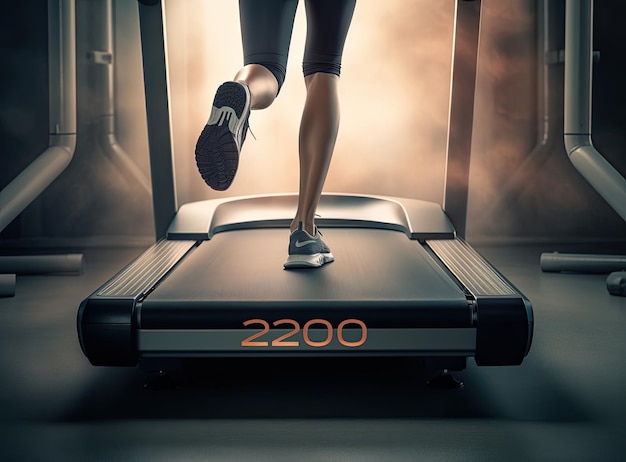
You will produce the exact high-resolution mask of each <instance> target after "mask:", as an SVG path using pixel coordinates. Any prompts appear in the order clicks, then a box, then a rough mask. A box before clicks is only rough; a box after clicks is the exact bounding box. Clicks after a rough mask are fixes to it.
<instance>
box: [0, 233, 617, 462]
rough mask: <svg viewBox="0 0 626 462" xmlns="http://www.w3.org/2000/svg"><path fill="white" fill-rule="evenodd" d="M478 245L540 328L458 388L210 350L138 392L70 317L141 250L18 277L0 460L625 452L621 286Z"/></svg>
mask: <svg viewBox="0 0 626 462" xmlns="http://www.w3.org/2000/svg"><path fill="white" fill-rule="evenodd" d="M622 247H623V246H622ZM477 249H478V250H479V251H480V252H481V253H483V255H485V256H486V257H487V258H488V259H489V260H490V261H491V262H492V263H494V265H495V266H496V267H498V269H500V270H501V271H502V272H503V273H504V274H505V275H506V276H507V277H508V278H509V279H510V280H511V281H512V282H513V283H514V284H515V285H517V286H518V288H519V289H520V290H521V291H522V292H524V293H525V294H526V295H527V296H528V297H529V298H530V300H531V301H532V303H533V306H534V312H535V318H536V327H535V336H534V344H533V347H532V350H531V353H530V355H529V357H528V358H527V359H526V361H525V362H524V364H523V365H522V366H520V367H500V368H478V367H476V365H475V364H474V362H473V360H470V361H469V362H468V367H467V369H466V370H465V371H463V372H461V373H458V374H457V377H458V378H459V379H461V380H463V381H464V383H465V387H464V388H463V389H460V390H433V389H430V388H428V387H426V386H425V384H424V372H423V370H421V369H420V367H419V365H417V364H414V363H413V362H410V361H406V360H388V359H387V360H381V359H378V360H368V361H365V360H362V359H360V360H351V359H342V360H325V361H321V360H308V361H294V360H255V361H249V360H246V361H239V362H238V363H236V368H235V370H233V368H232V367H230V366H231V365H232V364H230V365H229V364H227V363H226V362H225V361H215V362H213V363H209V364H205V365H202V366H201V367H199V368H196V369H195V370H194V371H191V372H190V373H189V374H188V375H187V376H186V377H183V378H181V382H180V388H179V389H176V390H147V389H145V388H144V387H143V385H144V383H145V380H146V376H145V374H144V373H143V372H141V371H140V370H138V369H134V368H95V367H92V366H91V365H90V364H89V363H88V361H87V360H86V359H85V358H84V356H83V355H82V353H81V351H80V347H79V344H78V341H77V337H76V328H75V320H76V312H77V308H78V305H79V303H80V302H81V300H82V299H83V298H85V297H86V296H87V295H89V294H90V293H91V292H92V291H93V290H95V289H96V288H97V287H99V286H100V285H101V284H102V283H103V282H104V281H105V280H106V279H108V278H109V277H110V276H112V275H113V274H114V273H115V272H117V270H119V269H120V268H121V267H122V266H123V265H124V264H126V263H127V262H129V261H130V260H131V259H132V258H133V257H134V256H136V255H138V254H139V253H140V252H141V250H142V249H139V248H131V249H129V248H126V249H88V250H86V251H85V258H86V263H87V266H86V271H85V273H84V274H83V275H81V276H24V277H18V285H17V293H16V296H15V297H14V298H9V299H0V368H1V370H2V371H3V373H4V377H3V378H2V380H1V381H0V460H2V461H29V462H36V461H64V462H70V461H113V460H114V461H151V462H156V461H173V460H177V461H178V460H180V461H248V460H255V461H274V462H275V461H293V460H311V461H417V460H419V461H492V460H493V461H518V460H519V461H536V460H547V461H554V460H562V461H621V460H626V425H625V423H626V418H625V417H624V414H625V412H626V391H625V388H626V369H625V368H624V364H625V361H624V354H625V353H626V298H620V297H613V296H611V295H609V294H608V292H607V291H606V288H605V276H603V275H573V274H568V275H565V274H546V273H542V272H541V271H540V269H539V263H538V262H539V255H540V253H541V251H546V250H560V251H568V250H579V248H572V247H571V246H570V247H569V248H565V247H564V246H561V248H555V246H544V247H541V246H536V245H524V246H516V247H510V246H509V247H506V246H477ZM611 249H615V248H614V247H612V248H611ZM585 250H587V251H591V252H595V251H598V250H599V251H600V252H602V251H605V250H606V247H604V248H587V249H585ZM615 250H620V251H621V252H623V253H626V249H624V248H621V249H615ZM202 367H204V369H203V368H202Z"/></svg>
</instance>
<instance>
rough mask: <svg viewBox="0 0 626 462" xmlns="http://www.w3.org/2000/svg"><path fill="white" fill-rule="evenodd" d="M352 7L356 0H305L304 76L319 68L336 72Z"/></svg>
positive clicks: (338, 68)
mask: <svg viewBox="0 0 626 462" xmlns="http://www.w3.org/2000/svg"><path fill="white" fill-rule="evenodd" d="M355 6H356V0H306V16H307V37H306V46H305V51H304V60H303V68H304V74H305V75H307V74H310V73H313V72H320V71H321V72H330V73H334V74H337V75H339V71H340V68H341V57H342V55H343V47H344V44H345V41H346V37H347V35H348V29H349V28H350V23H351V21H352V15H353V13H354V8H355Z"/></svg>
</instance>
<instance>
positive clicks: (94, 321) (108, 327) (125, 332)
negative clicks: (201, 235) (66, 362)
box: [77, 240, 196, 366]
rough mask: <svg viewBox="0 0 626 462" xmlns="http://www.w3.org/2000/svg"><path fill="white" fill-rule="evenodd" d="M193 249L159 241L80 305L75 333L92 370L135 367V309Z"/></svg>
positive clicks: (186, 243) (183, 243)
mask: <svg viewBox="0 0 626 462" xmlns="http://www.w3.org/2000/svg"><path fill="white" fill-rule="evenodd" d="M195 245H196V242H195V241H165V240H162V241H159V242H157V243H156V244H154V245H152V246H151V247H149V248H148V249H147V250H146V251H145V252H144V253H143V254H142V255H140V256H139V257H138V258H136V259H135V260H134V261H133V262H131V263H130V264H129V265H128V266H126V268H124V269H122V270H121V271H120V272H119V273H117V274H116V275H115V276H114V277H113V278H111V279H110V280H109V281H108V282H107V283H106V284H104V285H103V286H102V287H101V288H100V289H98V290H97V291H96V292H95V293H93V294H92V295H90V296H89V297H88V298H87V299H85V300H83V302H82V303H81V304H80V307H79V310H78V317H77V329H78V338H79V341H80V346H81V348H82V351H83V353H84V354H85V356H86V357H87V358H88V359H89V361H90V362H91V364H93V365H94V366H136V365H137V363H138V361H139V355H138V351H137V340H136V329H137V322H136V319H135V317H136V306H137V303H138V302H140V301H141V300H143V298H145V296H146V295H147V294H149V293H150V292H151V291H152V290H153V289H154V288H155V287H156V286H157V285H158V284H159V282H160V281H161V280H162V279H163V278H164V277H165V276H166V275H167V274H168V273H169V272H170V271H171V270H172V269H173V268H174V267H175V266H176V264H178V262H179V261H180V260H182V259H183V258H184V257H185V256H186V255H187V254H188V253H189V252H190V251H191V250H192V249H193V248H194V246H195Z"/></svg>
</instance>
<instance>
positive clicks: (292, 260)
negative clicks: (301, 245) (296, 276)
mask: <svg viewBox="0 0 626 462" xmlns="http://www.w3.org/2000/svg"><path fill="white" fill-rule="evenodd" d="M332 261H335V257H333V254H332V253H314V254H312V255H289V256H288V257H287V260H286V261H285V263H284V264H283V267H284V268H285V269H290V268H319V267H320V266H322V265H324V264H326V263H330V262H332Z"/></svg>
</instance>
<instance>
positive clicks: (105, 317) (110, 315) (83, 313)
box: [77, 297, 139, 366]
mask: <svg viewBox="0 0 626 462" xmlns="http://www.w3.org/2000/svg"><path fill="white" fill-rule="evenodd" d="M134 306H135V301H134V300H132V299H105V298H97V297H94V298H88V299H87V300H85V301H83V303H81V305H80V308H79V311H78V319H77V321H78V322H77V324H78V325H77V327H78V338H79V341H80V346H81V348H82V350H83V353H84V355H85V356H86V357H87V359H89V362H90V363H91V364H93V365H94V366H136V365H137V363H138V362H139V355H138V352H137V347H136V343H137V342H136V340H135V329H134V325H133V313H134Z"/></svg>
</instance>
